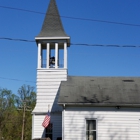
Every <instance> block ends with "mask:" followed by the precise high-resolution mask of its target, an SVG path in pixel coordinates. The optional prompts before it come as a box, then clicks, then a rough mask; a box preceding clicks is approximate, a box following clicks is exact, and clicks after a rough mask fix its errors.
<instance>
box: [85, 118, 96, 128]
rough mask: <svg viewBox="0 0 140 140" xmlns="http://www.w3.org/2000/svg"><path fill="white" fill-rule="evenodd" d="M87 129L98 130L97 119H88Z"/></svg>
mask: <svg viewBox="0 0 140 140" xmlns="http://www.w3.org/2000/svg"><path fill="white" fill-rule="evenodd" d="M86 129H87V130H96V120H87V123H86Z"/></svg>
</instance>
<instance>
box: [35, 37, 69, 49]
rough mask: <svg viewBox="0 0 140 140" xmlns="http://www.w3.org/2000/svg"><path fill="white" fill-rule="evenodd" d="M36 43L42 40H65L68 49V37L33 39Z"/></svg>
mask: <svg viewBox="0 0 140 140" xmlns="http://www.w3.org/2000/svg"><path fill="white" fill-rule="evenodd" d="M35 40H36V43H38V42H40V41H43V40H46V41H47V40H66V42H67V44H68V47H69V46H70V37H69V36H68V37H35Z"/></svg>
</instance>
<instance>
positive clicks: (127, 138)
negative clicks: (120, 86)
mask: <svg viewBox="0 0 140 140" xmlns="http://www.w3.org/2000/svg"><path fill="white" fill-rule="evenodd" d="M64 119H65V120H64V140H72V139H76V140H86V133H85V132H86V124H85V120H86V119H97V140H140V137H139V133H140V128H139V119H140V109H128V108H127V109H119V110H117V109H116V108H115V107H114V108H91V107H87V108H80V107H75V108H74V107H73V108H70V107H66V110H65V113H64Z"/></svg>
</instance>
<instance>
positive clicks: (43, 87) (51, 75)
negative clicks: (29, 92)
mask: <svg viewBox="0 0 140 140" xmlns="http://www.w3.org/2000/svg"><path fill="white" fill-rule="evenodd" d="M35 40H36V43H37V47H38V59H37V83H36V89H37V100H36V106H35V108H34V110H33V112H32V114H33V116H32V139H35V138H45V137H47V134H46V132H45V129H44V128H43V127H42V122H43V120H44V117H45V115H46V113H47V112H48V110H49V111H50V114H51V123H52V124H53V129H54V130H53V132H54V134H52V139H56V138H57V137H61V136H62V114H61V113H62V109H61V107H60V106H59V105H58V104H57V99H58V96H59V92H58V90H59V86H60V83H61V81H66V80H67V49H68V47H69V46H70V37H69V36H68V35H67V34H66V33H65V31H64V28H63V25H62V22H61V19H60V15H59V12H58V8H57V5H56V1H55V0H50V3H49V7H48V10H47V12H46V15H45V19H44V22H43V25H42V29H41V31H40V33H39V35H37V36H36V37H35ZM53 132H52V133H53Z"/></svg>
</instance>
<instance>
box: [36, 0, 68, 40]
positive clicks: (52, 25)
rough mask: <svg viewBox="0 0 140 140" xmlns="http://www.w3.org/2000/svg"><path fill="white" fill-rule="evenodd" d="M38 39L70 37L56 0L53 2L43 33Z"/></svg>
mask: <svg viewBox="0 0 140 140" xmlns="http://www.w3.org/2000/svg"><path fill="white" fill-rule="evenodd" d="M37 37H68V35H67V34H66V33H65V31H64V28H63V25H62V22H61V19H60V15H59V11H58V8H57V5H56V1H55V0H51V1H50V4H49V7H48V10H47V12H46V16H45V19H44V23H43V26H42V29H41V32H40V33H39V35H38V36H37Z"/></svg>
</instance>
